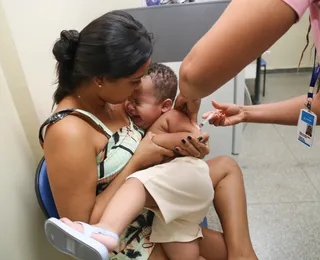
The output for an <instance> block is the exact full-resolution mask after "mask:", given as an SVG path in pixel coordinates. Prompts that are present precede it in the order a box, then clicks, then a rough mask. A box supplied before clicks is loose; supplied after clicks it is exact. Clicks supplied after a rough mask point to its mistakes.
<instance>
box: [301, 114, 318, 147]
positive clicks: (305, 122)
mask: <svg viewBox="0 0 320 260" xmlns="http://www.w3.org/2000/svg"><path fill="white" fill-rule="evenodd" d="M316 124H317V116H316V115H315V114H314V113H312V112H311V111H310V112H309V111H308V110H306V109H301V111H300V116H299V121H298V141H300V142H301V143H303V144H304V145H306V146H307V147H311V146H312V143H313V139H314V134H315V127H316Z"/></svg>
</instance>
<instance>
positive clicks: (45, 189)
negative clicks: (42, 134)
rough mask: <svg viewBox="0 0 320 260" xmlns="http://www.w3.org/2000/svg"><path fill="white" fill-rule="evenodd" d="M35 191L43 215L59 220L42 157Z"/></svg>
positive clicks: (37, 172)
mask: <svg viewBox="0 0 320 260" xmlns="http://www.w3.org/2000/svg"><path fill="white" fill-rule="evenodd" d="M35 191H36V195H37V199H38V203H39V205H40V208H41V210H42V212H43V214H44V215H45V217H46V218H47V219H48V218H51V217H54V218H59V214H58V211H57V208H56V205H55V203H54V199H53V196H52V192H51V188H50V184H49V179H48V174H47V164H46V161H45V159H44V157H43V158H42V159H41V161H40V163H39V165H38V168H37V170H36V176H35ZM201 226H203V227H206V228H207V227H208V222H207V218H205V219H204V220H203V222H202V223H201Z"/></svg>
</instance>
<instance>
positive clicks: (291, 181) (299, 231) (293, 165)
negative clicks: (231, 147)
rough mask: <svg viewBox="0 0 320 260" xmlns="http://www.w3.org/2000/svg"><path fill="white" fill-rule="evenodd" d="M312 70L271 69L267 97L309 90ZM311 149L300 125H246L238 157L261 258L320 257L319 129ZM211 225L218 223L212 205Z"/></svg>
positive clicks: (267, 99)
mask: <svg viewBox="0 0 320 260" xmlns="http://www.w3.org/2000/svg"><path fill="white" fill-rule="evenodd" d="M309 75H310V74H308V73H307V74H270V75H268V76H267V93H266V97H265V98H263V99H262V102H264V103H266V102H274V101H280V100H284V99H288V98H290V97H294V96H298V95H302V94H305V92H306V91H307V90H308V83H309ZM315 136H316V140H315V143H314V146H313V147H312V148H311V149H308V148H305V147H303V145H301V144H300V143H298V141H296V127H289V126H277V125H262V124H261V125H259V124H249V125H247V127H246V129H245V132H244V137H243V151H242V153H241V154H240V155H239V156H237V157H236V160H237V161H238V162H239V164H240V166H241V168H242V170H243V174H244V179H245V186H246V193H247V202H248V215H249V226H250V232H251V238H252V242H253V245H254V248H255V250H256V253H257V255H258V257H259V259H261V260H269V259H270V260H304V259H306V260H318V259H320V129H319V128H317V129H316V135H315ZM209 226H210V227H213V228H216V227H218V226H219V224H218V221H217V217H216V215H215V213H214V212H213V210H212V211H211V214H210V215H209Z"/></svg>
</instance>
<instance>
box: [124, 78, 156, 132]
mask: <svg viewBox="0 0 320 260" xmlns="http://www.w3.org/2000/svg"><path fill="white" fill-rule="evenodd" d="M153 90H154V86H153V83H152V80H151V78H150V76H145V77H143V78H142V79H141V88H139V89H137V90H135V92H134V93H133V95H132V96H131V97H130V98H129V99H128V100H127V101H126V102H125V109H126V111H127V113H128V114H129V116H130V117H131V119H132V120H133V122H134V123H135V124H136V125H137V126H138V127H140V128H142V129H148V128H149V127H150V126H151V125H152V124H153V123H154V122H155V121H156V120H157V119H158V118H159V117H160V116H161V114H162V110H161V109H162V105H161V102H160V103H159V102H157V99H156V97H155V96H154V91H153Z"/></svg>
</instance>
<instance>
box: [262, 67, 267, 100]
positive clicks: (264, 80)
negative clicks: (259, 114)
mask: <svg viewBox="0 0 320 260" xmlns="http://www.w3.org/2000/svg"><path fill="white" fill-rule="evenodd" d="M263 68H264V71H263V92H262V96H263V97H264V96H265V95H266V76H267V66H263Z"/></svg>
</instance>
